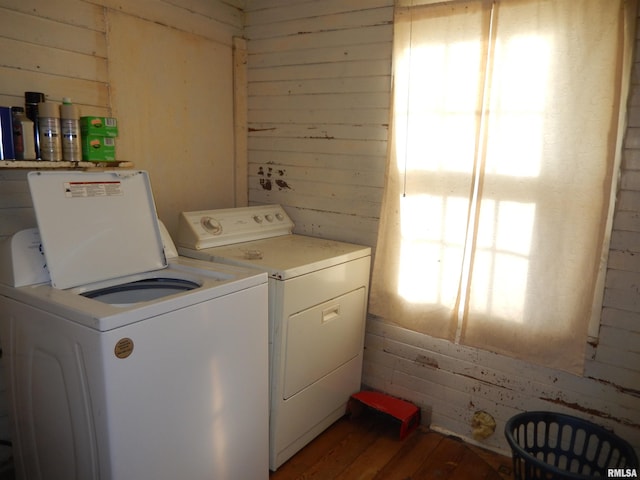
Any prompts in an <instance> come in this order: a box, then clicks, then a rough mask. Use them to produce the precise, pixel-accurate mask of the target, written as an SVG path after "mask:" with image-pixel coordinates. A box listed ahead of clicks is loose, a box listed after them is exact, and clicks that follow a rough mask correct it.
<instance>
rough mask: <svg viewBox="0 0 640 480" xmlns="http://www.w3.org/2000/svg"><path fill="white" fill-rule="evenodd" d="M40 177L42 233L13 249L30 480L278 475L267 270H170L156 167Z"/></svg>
mask: <svg viewBox="0 0 640 480" xmlns="http://www.w3.org/2000/svg"><path fill="white" fill-rule="evenodd" d="M28 179H29V186H30V189H31V193H32V199H33V204H34V208H35V211H36V218H37V221H38V229H37V230H36V229H30V230H26V231H22V232H19V233H17V234H16V235H14V236H13V237H11V238H10V239H8V240H6V241H5V242H4V243H3V244H1V245H0V266H1V267H2V274H1V276H0V281H2V282H4V283H0V340H1V342H2V349H3V355H4V356H3V363H4V364H5V365H4V366H5V371H6V373H7V380H8V381H7V384H8V391H9V397H10V409H11V417H12V430H13V444H14V457H15V460H16V469H17V473H18V478H20V479H29V480H34V479H37V480H40V479H43V480H44V479H46V480H52V479H53V480H58V479H60V480H73V479H77V480H88V479H102V480H105V479H111V480H125V479H126V480H131V479H136V480H159V479H165V480H175V479H176V478H189V479H194V480H205V479H207V480H209V479H212V478H224V479H237V480H246V479H249V478H250V479H254V478H257V479H259V478H265V479H266V478H267V477H268V472H269V468H268V421H267V415H268V388H269V387H268V369H267V368H266V366H265V365H266V362H267V359H268V352H267V323H268V321H267V276H266V275H265V274H264V273H257V272H255V271H251V270H248V269H242V268H239V267H232V266H229V265H217V264H213V263H206V262H198V261H196V260H192V259H187V258H181V257H177V256H176V257H175V258H171V259H168V260H167V258H166V256H165V253H164V251H165V249H164V245H163V240H162V237H161V235H160V228H161V227H160V226H159V224H158V221H157V217H156V213H155V207H154V203H153V198H152V195H151V189H150V186H149V181H148V176H147V175H146V173H145V172H139V171H136V172H126V173H117V172H99V173H93V172H92V173H83V172H32V173H30V174H29V175H28ZM40 242H41V243H40ZM170 242H171V240H170V238H169V239H165V240H164V243H165V244H167V243H170ZM40 247H42V249H43V250H44V256H43V255H42V254H41V252H40V249H41V248H40ZM167 247H169V245H167ZM173 248H174V250H175V247H173ZM167 250H170V248H167ZM45 262H46V264H47V266H48V268H45V266H44V263H45ZM49 278H50V281H49Z"/></svg>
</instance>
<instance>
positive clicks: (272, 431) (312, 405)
mask: <svg viewBox="0 0 640 480" xmlns="http://www.w3.org/2000/svg"><path fill="white" fill-rule="evenodd" d="M292 232H293V222H292V221H291V219H290V218H289V217H288V215H287V214H286V213H285V211H284V209H283V208H282V207H281V206H279V205H265V206H255V207H245V208H232V209H223V210H208V211H197V212H184V213H182V215H181V217H180V224H179V233H178V241H177V243H178V251H179V252H180V254H181V255H184V256H188V257H193V258H197V259H202V260H209V261H213V262H221V263H228V264H232V265H242V266H247V267H251V268H257V269H259V270H261V271H265V272H267V273H268V274H269V348H270V350H269V353H270V365H269V369H270V370H269V374H270V386H271V394H270V399H271V401H270V408H271V410H270V426H269V438H270V443H269V466H270V468H271V470H276V469H277V468H278V467H279V466H280V465H282V464H283V463H284V462H285V461H286V460H288V459H289V458H290V457H291V456H292V455H293V454H295V453H296V452H297V451H298V450H300V449H301V448H302V447H303V446H305V445H306V444H307V443H308V442H310V441H311V440H312V439H313V438H315V437H316V436H317V435H318V434H319V433H321V432H322V431H323V430H324V429H326V428H327V427H328V426H329V425H331V424H332V423H333V422H334V421H335V420H337V419H338V418H340V417H341V416H342V415H344V413H345V409H346V403H347V401H348V399H349V397H350V395H351V394H352V393H355V392H357V391H359V390H360V387H361V376H362V355H363V345H364V327H365V316H366V306H367V295H368V288H369V269H370V260H371V249H370V248H369V247H364V246H361V245H354V244H350V243H344V242H337V241H333V240H325V239H320V238H314V237H308V236H303V235H296V234H293V233H292Z"/></svg>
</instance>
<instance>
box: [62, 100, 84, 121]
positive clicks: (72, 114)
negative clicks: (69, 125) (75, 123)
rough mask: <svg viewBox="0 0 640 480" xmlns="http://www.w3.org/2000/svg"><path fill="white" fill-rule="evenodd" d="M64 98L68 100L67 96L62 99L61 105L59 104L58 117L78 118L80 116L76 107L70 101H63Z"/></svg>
mask: <svg viewBox="0 0 640 480" xmlns="http://www.w3.org/2000/svg"><path fill="white" fill-rule="evenodd" d="M65 100H69V99H68V98H66V99H63V100H62V105H60V118H70V119H73V120H78V119H79V118H80V113H79V112H78V107H76V106H75V105H72V104H71V101H70V100H69V102H68V103H67V102H65Z"/></svg>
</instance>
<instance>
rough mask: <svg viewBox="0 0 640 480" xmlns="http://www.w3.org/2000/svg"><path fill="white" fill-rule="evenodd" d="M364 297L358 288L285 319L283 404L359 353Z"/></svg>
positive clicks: (364, 293)
mask: <svg viewBox="0 0 640 480" xmlns="http://www.w3.org/2000/svg"><path fill="white" fill-rule="evenodd" d="M365 295H366V290H365V288H359V289H357V290H353V291H351V292H349V293H347V294H345V295H342V296H340V297H337V298H334V299H332V300H329V301H327V302H324V303H321V304H319V305H316V306H314V307H311V308H309V309H307V310H304V311H302V312H300V313H297V314H295V315H292V316H291V317H289V320H288V326H287V345H286V354H285V374H284V399H285V400H286V399H287V398H289V397H292V396H293V395H295V394H296V393H298V392H300V391H301V390H303V389H304V388H306V387H308V386H309V385H311V384H313V383H314V382H316V381H317V380H319V379H321V378H322V377H324V376H325V375H327V374H329V373H331V372H333V371H334V370H335V369H337V368H339V367H340V366H341V365H344V364H345V363H347V362H348V361H349V360H351V359H353V358H354V357H356V356H357V355H358V354H359V353H360V352H362V344H363V328H364V326H363V323H364V318H365V314H364V308H365Z"/></svg>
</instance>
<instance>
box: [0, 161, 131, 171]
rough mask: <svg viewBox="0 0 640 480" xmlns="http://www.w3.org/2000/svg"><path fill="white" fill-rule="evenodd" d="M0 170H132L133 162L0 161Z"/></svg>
mask: <svg viewBox="0 0 640 480" xmlns="http://www.w3.org/2000/svg"><path fill="white" fill-rule="evenodd" d="M0 168H18V169H31V170H44V169H52V170H53V169H60V168H63V169H67V170H68V169H74V168H78V169H81V170H87V169H90V168H100V169H105V168H107V169H108V168H133V162H48V161H46V160H42V161H40V160H0Z"/></svg>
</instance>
